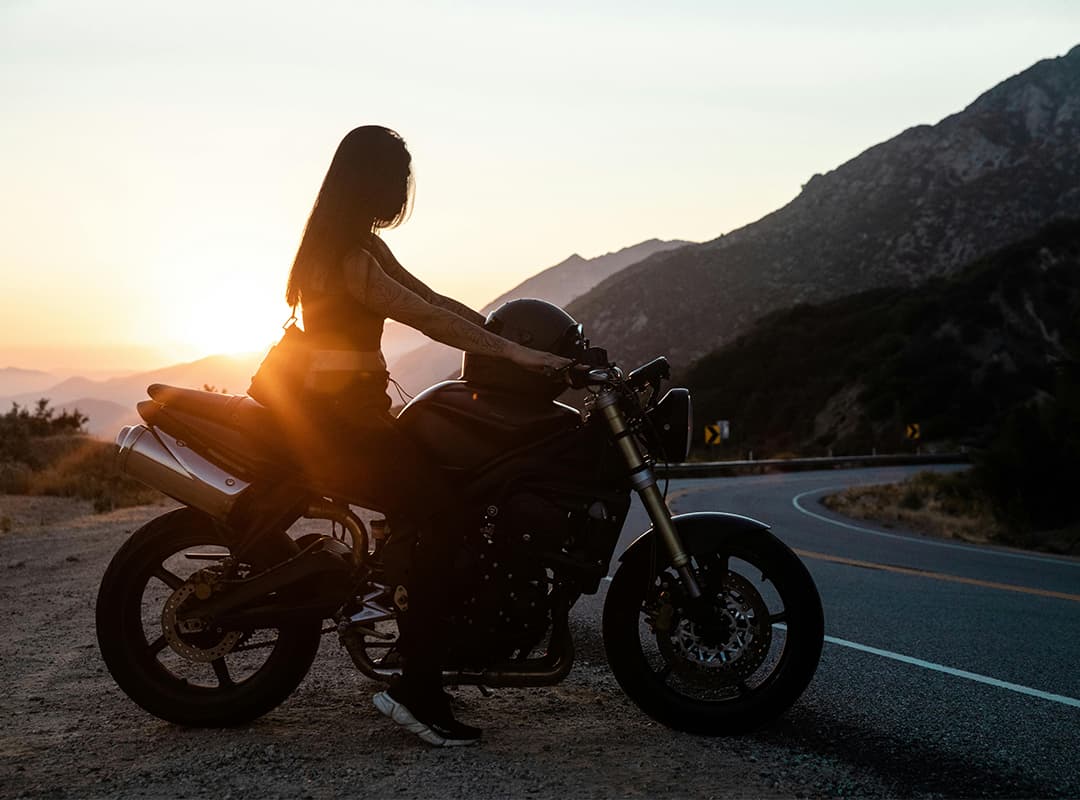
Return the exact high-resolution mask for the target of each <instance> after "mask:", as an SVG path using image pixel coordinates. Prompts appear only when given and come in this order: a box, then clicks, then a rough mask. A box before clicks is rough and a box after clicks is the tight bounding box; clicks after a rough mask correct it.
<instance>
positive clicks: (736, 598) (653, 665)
mask: <svg viewBox="0 0 1080 800" xmlns="http://www.w3.org/2000/svg"><path fill="white" fill-rule="evenodd" d="M692 562H693V565H694V567H695V570H696V572H697V575H698V577H699V582H700V583H701V584H702V591H703V597H704V598H705V599H706V601H707V602H708V603H710V604H711V608H712V609H713V610H712V611H711V612H709V613H703V612H701V611H695V610H694V609H695V606H694V604H693V602H692V601H690V600H689V599H688V598H686V597H685V596H684V594H683V592H682V588H681V584H680V583H679V580H678V577H677V575H676V573H675V571H674V569H673V568H672V567H671V566H670V564H668V563H666V560H665V557H664V555H663V553H662V547H661V546H660V545H659V544H657V546H656V547H655V549H654V548H650V547H643V548H640V549H639V550H638V551H637V552H634V553H632V554H631V555H630V556H628V558H627V559H626V560H625V561H624V562H623V563H622V564H621V565H620V566H619V569H618V570H617V571H616V573H615V576H614V577H613V578H612V582H611V586H610V588H609V590H608V594H607V599H606V600H605V602H604V618H603V635H604V647H605V650H606V652H607V656H608V663H609V664H610V666H611V670H612V672H613V673H614V675H615V678H616V680H618V682H619V684H620V685H621V686H622V688H623V690H624V691H625V692H626V693H627V695H629V696H630V698H631V699H632V700H633V701H634V702H635V703H636V704H637V705H638V706H639V707H640V708H641V709H642V710H643V711H644V712H645V713H646V714H648V715H649V716H650V717H652V718H653V719H655V720H657V721H659V722H662V723H664V724H665V725H668V726H669V727H672V728H675V729H677V730H682V731H687V732H690V733H697V734H704V735H728V734H736V733H744V732H747V731H750V730H753V729H755V728H758V727H760V726H761V725H763V724H765V723H767V722H769V721H771V720H773V719H775V718H776V717H778V716H779V715H780V714H782V713H783V712H784V711H786V710H787V709H788V708H789V707H790V706H791V705H792V704H793V703H794V702H795V701H796V700H797V699H798V697H799V695H801V694H802V692H803V690H805V689H806V687H807V685H808V684H809V683H810V680H811V678H813V675H814V672H815V671H816V669H817V664H818V661H819V659H820V657H821V648H822V644H823V642H824V633H825V631H824V618H823V614H822V609H821V600H820V598H819V596H818V592H817V589H816V587H815V586H814V582H813V579H812V578H811V577H810V573H809V572H808V571H807V569H806V567H805V566H804V565H803V564H802V562H801V561H799V559H798V557H797V556H796V555H795V554H794V553H793V552H792V551H791V550H790V549H788V547H787V546H786V545H784V544H783V543H782V542H781V541H780V540H779V539H777V538H776V537H775V536H773V535H772V534H770V533H767V532H765V531H747V532H733V533H725V535H723V536H718V537H717V539H716V549H714V550H712V551H711V552H699V553H696V554H695V555H694V556H693V558H692ZM698 608H700V607H698Z"/></svg>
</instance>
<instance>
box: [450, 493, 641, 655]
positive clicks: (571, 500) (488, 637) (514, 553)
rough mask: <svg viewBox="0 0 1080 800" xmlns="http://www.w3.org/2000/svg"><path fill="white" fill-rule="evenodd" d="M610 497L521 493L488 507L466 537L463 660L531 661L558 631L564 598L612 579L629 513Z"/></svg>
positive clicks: (625, 502) (620, 498)
mask: <svg viewBox="0 0 1080 800" xmlns="http://www.w3.org/2000/svg"><path fill="white" fill-rule="evenodd" d="M629 503H630V501H629V497H628V495H626V494H625V493H620V494H618V495H612V496H610V497H606V498H595V497H590V498H585V497H581V496H568V495H554V494H541V493H540V491H539V490H535V491H519V492H517V493H514V494H512V495H510V496H509V497H507V498H506V500H505V501H504V502H502V503H501V504H499V505H495V504H492V505H489V506H488V507H487V508H486V509H485V512H484V518H483V524H482V526H480V527H479V529H478V530H477V531H476V532H475V533H473V534H472V535H470V536H468V537H467V538H466V542H465V546H464V548H463V550H462V563H460V564H459V565H457V566H458V567H459V568H458V569H456V570H455V572H456V573H457V574H458V575H460V576H461V577H462V578H463V580H462V581H461V582H460V583H459V586H460V591H461V596H460V597H461V606H460V607H461V608H462V609H463V610H462V612H461V619H460V620H459V622H460V623H461V624H460V627H458V630H460V631H463V632H465V634H464V636H462V637H461V638H460V639H459V641H458V646H455V648H454V649H455V652H459V653H460V655H462V656H464V655H466V654H471V656H472V657H473V658H475V657H476V656H477V655H478V654H483V656H482V657H483V659H484V660H485V661H488V662H490V661H492V660H505V659H514V658H520V659H524V658H526V657H528V655H529V652H530V651H532V650H533V649H534V648H536V647H537V646H539V645H540V644H541V643H542V642H543V641H544V638H545V636H546V634H547V632H548V630H549V629H550V627H551V622H552V613H553V611H554V609H555V606H556V604H557V603H558V602H560V600H563V601H565V602H568V603H572V602H573V601H574V600H576V599H577V596H578V595H580V594H582V593H589V594H591V593H594V592H596V591H597V589H598V588H599V584H600V579H601V578H602V577H603V576H604V574H606V572H607V567H608V562H609V561H610V558H611V554H612V552H613V550H614V547H615V544H616V540H617V539H618V535H619V530H620V529H621V528H622V522H623V519H624V518H625V516H626V512H627V509H628V508H629Z"/></svg>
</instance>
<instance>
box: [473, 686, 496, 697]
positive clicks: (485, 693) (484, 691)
mask: <svg viewBox="0 0 1080 800" xmlns="http://www.w3.org/2000/svg"><path fill="white" fill-rule="evenodd" d="M476 688H477V689H479V690H480V694H482V695H483V696H484V697H494V696H495V692H493V691H491V689H489V688H488V687H486V686H484V684H482V683H478V684H477V685H476Z"/></svg>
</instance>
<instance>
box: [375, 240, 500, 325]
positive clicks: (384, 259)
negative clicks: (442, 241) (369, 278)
mask: <svg viewBox="0 0 1080 800" xmlns="http://www.w3.org/2000/svg"><path fill="white" fill-rule="evenodd" d="M371 239H372V241H371V252H372V255H374V256H375V260H376V261H378V262H379V266H381V267H382V269H383V272H385V273H386V274H387V275H388V276H389V277H390V278H392V279H393V280H395V281H397V282H398V283H400V284H401V285H402V286H404V287H405V288H406V289H409V290H410V291H411V292H413V293H414V294H415V295H417V296H418V297H422V298H423V299H424V300H426V301H427V302H429V303H431V305H433V306H437V307H438V308H445V309H446V310H447V311H450V312H453V313H454V314H457V315H458V316H459V317H461V318H462V319H464V320H468V321H469V322H471V323H472V324H473V325H481V326H482V325H483V324H484V317H483V316H482V315H481V314H478V313H476V312H475V311H473V310H472V309H471V308H469V307H468V306H466V305H465V304H464V303H459V302H458V301H457V300H454V299H452V298H450V297H446V296H444V295H441V294H439V293H438V292H436V291H433V290H432V289H431V288H430V287H429V286H428V285H427V284H425V283H424V282H423V281H421V280H420V279H419V278H417V277H416V276H415V275H413V274H412V273H411V272H409V271H408V270H407V269H405V267H403V266H401V262H400V261H398V260H397V258H395V257H394V254H393V253H392V252H390V248H389V247H387V245H386V242H384V241H383V240H382V239H381V238H379V237H378V236H372V237H371Z"/></svg>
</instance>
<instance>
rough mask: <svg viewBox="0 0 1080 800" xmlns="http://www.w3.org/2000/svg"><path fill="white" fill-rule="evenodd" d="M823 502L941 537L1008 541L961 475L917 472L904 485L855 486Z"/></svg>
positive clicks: (838, 509)
mask: <svg viewBox="0 0 1080 800" xmlns="http://www.w3.org/2000/svg"><path fill="white" fill-rule="evenodd" d="M822 502H823V503H824V504H825V506H826V507H827V508H830V509H832V510H833V511H836V512H837V513H840V514H845V515H847V516H849V517H855V518H857V519H866V520H872V521H874V522H880V523H882V524H883V525H885V526H887V527H888V526H892V525H897V526H899V527H904V528H908V529H910V530H915V531H919V532H921V533H927V534H930V535H932V536H940V537H942V538H946V539H959V540H960V541H964V542H973V543H976V544H986V543H988V542H995V541H998V542H1006V541H1008V540H1009V539H1010V537H1009V536H1008V532H1007V531H1006V530H1005V529H1004V527H1003V526H1002V525H1001V524H1000V523H999V522H998V521H997V520H996V519H995V518H994V516H993V514H992V513H991V512H990V503H989V501H988V500H987V499H986V498H985V497H984V496H983V495H982V494H981V493H980V492H979V491H978V490H977V489H976V488H975V487H974V486H973V485H972V483H971V480H970V478H969V477H968V476H967V475H966V474H964V473H946V474H942V473H936V472H920V473H919V474H918V475H916V476H915V477H913V478H910V479H908V480H906V481H904V482H903V483H891V484H883V485H879V486H859V487H854V488H851V489H847V490H845V491H843V492H840V493H838V494H834V495H829V496H828V497H826V498H824V500H823V501H822Z"/></svg>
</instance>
